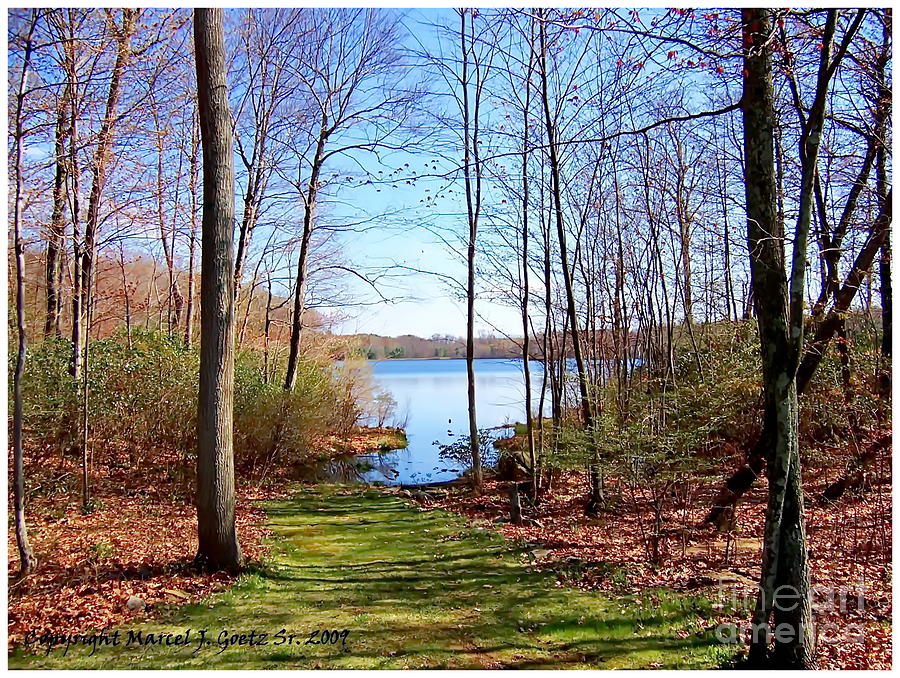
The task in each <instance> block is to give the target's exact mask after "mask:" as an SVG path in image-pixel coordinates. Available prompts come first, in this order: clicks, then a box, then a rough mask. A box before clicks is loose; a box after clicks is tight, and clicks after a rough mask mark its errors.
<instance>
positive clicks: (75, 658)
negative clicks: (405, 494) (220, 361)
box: [9, 487, 728, 669]
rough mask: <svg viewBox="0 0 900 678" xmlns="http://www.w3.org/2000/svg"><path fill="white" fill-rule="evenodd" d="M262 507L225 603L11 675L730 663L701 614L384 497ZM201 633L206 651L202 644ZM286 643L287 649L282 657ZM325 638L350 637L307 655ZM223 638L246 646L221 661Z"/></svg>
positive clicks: (338, 495)
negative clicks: (252, 563)
mask: <svg viewBox="0 0 900 678" xmlns="http://www.w3.org/2000/svg"><path fill="white" fill-rule="evenodd" d="M266 508H267V511H268V513H269V517H270V521H271V526H272V529H273V530H274V532H275V535H276V541H275V542H274V544H273V549H272V553H271V555H270V556H269V558H268V560H267V562H266V563H265V567H264V568H263V569H262V570H260V571H258V572H254V573H251V574H247V575H244V576H243V577H241V579H240V580H239V581H238V583H237V584H236V585H235V586H234V587H233V588H232V589H230V590H229V591H227V592H225V593H222V594H218V595H215V596H213V597H212V598H210V599H209V600H207V601H205V603H203V604H199V605H189V606H186V607H182V608H178V609H173V610H171V611H168V612H167V613H165V614H164V615H163V616H162V617H161V618H158V619H155V620H152V621H149V622H143V623H138V624H135V625H132V626H128V627H125V628H123V629H120V641H119V642H120V644H119V646H117V647H101V648H99V649H98V650H97V651H96V653H95V654H94V655H93V656H90V654H89V652H90V648H89V647H88V648H85V647H82V646H73V647H71V648H70V649H69V651H68V653H67V655H66V656H63V653H62V650H61V649H55V650H53V651H52V652H51V653H50V655H49V656H46V657H44V656H37V657H35V656H27V655H24V654H23V653H21V652H16V653H15V654H14V655H12V656H11V657H10V661H9V665H10V667H11V668H67V669H74V668H130V667H131V668H138V667H140V668H187V667H191V668H203V669H232V668H251V669H252V668H369V669H396V668H532V667H535V668H536V667H542V668H642V667H644V668H646V667H651V666H653V667H657V666H661V667H671V668H704V667H712V666H716V665H718V664H719V663H721V662H722V661H723V660H724V659H725V658H726V656H727V654H728V653H727V651H726V648H725V647H724V646H722V645H720V644H719V643H717V642H716V640H715V639H714V638H713V636H712V634H711V633H709V632H706V633H704V632H701V631H696V629H697V628H699V627H701V626H703V623H702V620H703V619H704V618H706V617H707V615H708V613H709V603H708V602H707V601H705V600H703V599H697V598H689V597H683V596H679V595H676V594H673V593H671V592H658V591H657V592H655V594H652V593H651V594H648V595H647V596H644V597H643V598H641V599H638V598H634V599H631V598H629V599H619V600H611V599H608V598H604V597H603V596H601V595H599V594H596V593H589V592H582V591H579V590H577V589H572V588H561V587H558V586H555V577H554V576H553V575H552V574H548V573H539V572H533V571H531V570H530V568H529V567H528V566H527V560H526V559H525V558H523V557H522V554H521V553H519V552H517V550H516V549H515V547H514V546H513V545H511V544H509V543H506V542H504V541H503V540H501V539H500V538H499V537H498V536H497V535H495V534H494V533H492V532H490V531H488V530H483V529H476V528H469V527H466V526H465V525H464V523H463V522H461V520H460V519H458V518H456V517H455V516H452V515H449V514H447V513H444V512H439V511H420V510H418V509H417V508H416V507H415V506H410V505H409V504H407V503H405V502H403V501H402V500H400V499H397V498H394V497H391V496H387V495H384V494H380V493H378V492H376V491H375V490H368V491H367V490H361V489H352V488H342V487H319V488H315V489H314V490H310V489H303V490H302V491H300V494H298V495H297V496H296V497H294V498H292V499H290V500H286V501H279V502H270V503H268V504H267V505H266ZM186 629H192V632H191V635H190V637H189V638H188V640H187V642H188V644H187V645H186V646H174V645H170V646H145V647H137V646H135V645H132V646H126V642H127V639H128V632H129V631H132V632H136V631H138V630H140V631H142V633H143V636H142V637H143V638H144V639H146V637H147V634H148V633H165V632H171V633H182V634H183V633H184V631H185V630H186ZM200 629H207V632H206V636H205V637H206V640H209V641H212V642H211V644H209V645H206V644H200V643H198V640H199V630H200ZM281 629H285V630H286V632H285V633H284V634H282V635H281V636H280V638H285V639H286V638H287V636H289V635H290V634H291V633H293V634H295V638H294V643H290V644H289V643H287V642H283V643H280V644H276V643H278V640H279V636H277V635H276V634H278V632H279V631H280V630H281ZM318 629H326V630H338V631H342V630H344V629H346V630H348V631H349V633H348V634H346V637H345V639H344V640H343V642H342V640H341V637H340V635H335V636H334V638H335V640H336V641H337V643H336V644H326V645H322V644H318V645H314V644H306V640H307V639H308V638H309V636H310V633H312V632H314V631H315V630H318ZM684 629H690V630H691V633H690V634H689V635H687V637H684V638H681V637H679V635H685V633H684V632H683V630H684ZM223 631H226V632H227V635H228V634H233V633H244V634H246V636H245V643H244V644H243V645H232V646H229V647H227V648H226V649H224V650H222V651H220V649H221V648H220V647H219V645H218V642H217V641H218V638H219V634H220V633H222V632H223ZM251 631H255V632H256V634H259V633H261V632H262V633H267V634H269V635H268V636H267V637H266V638H265V641H266V644H264V645H261V644H259V645H253V646H248V645H247V643H249V642H250V638H249V634H250V632H251ZM679 631H682V633H681V634H679V633H678V632H679ZM329 635H331V634H329ZM319 637H321V636H319ZM198 648H199V649H198Z"/></svg>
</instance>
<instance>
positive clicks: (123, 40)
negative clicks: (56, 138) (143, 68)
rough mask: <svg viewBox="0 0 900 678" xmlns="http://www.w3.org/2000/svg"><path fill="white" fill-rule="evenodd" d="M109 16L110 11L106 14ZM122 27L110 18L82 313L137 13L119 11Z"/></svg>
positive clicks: (85, 248) (84, 257)
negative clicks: (112, 50) (110, 54)
mask: <svg viewBox="0 0 900 678" xmlns="http://www.w3.org/2000/svg"><path fill="white" fill-rule="evenodd" d="M106 11H107V12H109V10H106ZM121 11H122V25H121V26H117V25H116V24H115V20H114V19H113V18H112V16H110V17H109V21H110V24H111V25H112V26H113V30H114V33H115V37H116V60H115V63H114V64H113V69H112V74H111V76H110V81H109V91H108V92H107V96H106V110H105V111H104V114H103V122H102V123H101V124H100V131H99V133H98V135H97V149H96V151H95V153H94V158H93V161H92V167H91V169H92V180H91V194H90V196H89V198H88V210H87V216H86V218H85V224H84V245H83V247H82V249H81V259H82V261H81V287H80V293H81V309H82V311H84V309H86V308H87V306H88V303H87V295H88V294H90V290H91V284H90V280H91V279H92V277H93V273H94V259H95V257H96V250H97V229H98V228H99V226H100V201H101V199H102V195H103V187H104V184H105V183H106V170H107V167H108V165H109V159H110V156H111V151H112V144H113V133H114V128H115V123H116V118H117V110H118V107H119V98H120V97H121V93H122V75H123V73H124V71H125V68H126V66H127V65H128V63H129V61H130V60H131V38H132V36H133V35H134V31H135V24H136V22H137V17H138V15H139V14H140V10H137V9H129V8H125V9H122V10H121Z"/></svg>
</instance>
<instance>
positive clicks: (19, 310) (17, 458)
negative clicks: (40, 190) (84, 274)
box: [13, 10, 38, 576]
mask: <svg viewBox="0 0 900 678" xmlns="http://www.w3.org/2000/svg"><path fill="white" fill-rule="evenodd" d="M37 17H38V12H37V10H32V13H31V25H30V26H29V29H28V35H27V36H26V37H25V50H24V59H23V64H22V74H21V77H20V78H19V88H18V92H17V93H16V109H15V110H16V112H15V151H14V153H15V208H14V213H13V248H14V250H15V255H16V333H17V335H18V351H17V352H16V369H15V372H14V374H13V503H14V512H15V525H16V546H17V547H18V549H19V573H20V574H21V575H22V576H24V575H26V574H28V573H29V572H30V571H31V570H32V569H34V567H35V565H36V560H35V557H34V553H33V552H32V550H31V545H30V544H29V542H28V528H27V526H26V524H25V469H24V449H23V442H22V437H23V436H22V419H23V413H22V377H23V376H24V372H25V353H26V342H27V338H26V336H25V243H24V242H23V241H22V207H23V202H24V195H23V193H22V189H23V186H22V154H23V150H22V144H23V140H24V136H25V132H24V127H23V110H22V109H23V107H24V103H25V91H26V87H27V84H28V76H29V73H30V70H31V52H32V36H33V35H34V29H35V25H36V24H37Z"/></svg>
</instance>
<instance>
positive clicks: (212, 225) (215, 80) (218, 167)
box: [194, 9, 242, 571]
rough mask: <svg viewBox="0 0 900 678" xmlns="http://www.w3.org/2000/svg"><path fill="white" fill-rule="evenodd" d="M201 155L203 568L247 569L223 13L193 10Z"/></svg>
mask: <svg viewBox="0 0 900 678" xmlns="http://www.w3.org/2000/svg"><path fill="white" fill-rule="evenodd" d="M194 45H195V54H196V60H197V92H198V105H199V112H200V137H201V141H202V147H203V221H202V242H201V251H202V255H201V256H202V268H201V274H200V394H199V412H198V422H197V427H198V431H197V434H198V435H197V438H198V455H197V533H198V541H199V549H198V553H197V558H198V561H200V562H201V563H202V564H203V565H204V566H206V567H208V568H210V569H228V570H232V571H233V570H238V569H240V567H241V565H242V558H241V550H240V546H239V545H238V540H237V532H236V529H235V517H234V503H235V496H234V450H233V438H232V426H233V425H232V408H233V405H234V402H233V401H234V253H233V239H234V230H233V221H234V159H233V156H232V128H231V113H230V111H229V109H228V83H227V81H226V77H225V74H226V69H225V39H224V29H223V12H222V10H221V9H195V10H194Z"/></svg>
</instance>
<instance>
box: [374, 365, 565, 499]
mask: <svg viewBox="0 0 900 678" xmlns="http://www.w3.org/2000/svg"><path fill="white" fill-rule="evenodd" d="M370 365H371V367H372V374H373V377H374V379H375V381H376V382H377V383H378V384H379V386H381V387H382V388H383V389H385V390H387V391H390V392H391V394H392V395H393V396H394V399H395V400H396V401H397V410H398V415H399V418H400V419H402V418H403V416H404V415H405V416H406V436H407V439H408V440H409V447H407V448H406V449H404V450H395V451H393V452H388V453H385V454H372V455H366V456H365V457H363V458H364V459H365V460H366V461H367V462H368V463H369V464H371V465H372V466H373V467H375V468H374V469H373V470H371V471H367V472H366V473H364V474H363V478H364V479H365V480H368V481H381V482H384V483H389V484H401V483H403V484H414V483H429V482H437V481H442V480H452V479H453V478H456V477H457V476H458V475H459V474H460V473H461V472H462V471H463V470H464V469H462V468H460V467H459V466H458V465H457V464H453V463H452V462H447V461H445V460H443V459H441V458H440V456H439V452H440V450H439V448H438V446H437V445H434V444H433V443H434V442H435V441H438V442H440V443H441V444H449V443H452V442H454V441H456V440H458V439H459V437H460V436H465V435H468V432H469V424H468V401H467V396H466V361H465V360H382V361H373V362H371V363H370ZM529 366H530V368H531V381H532V394H533V398H534V401H533V407H535V408H536V407H537V405H538V397H539V395H540V388H541V377H542V369H543V366H542V365H541V363H539V362H530V363H529ZM475 407H476V415H477V417H478V428H480V429H484V428H493V427H495V426H500V425H503V424H511V423H515V422H517V421H519V422H521V421H524V420H525V377H524V375H523V373H522V361H521V360H495V359H488V358H484V359H479V360H476V361H475ZM548 409H549V407H548Z"/></svg>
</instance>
